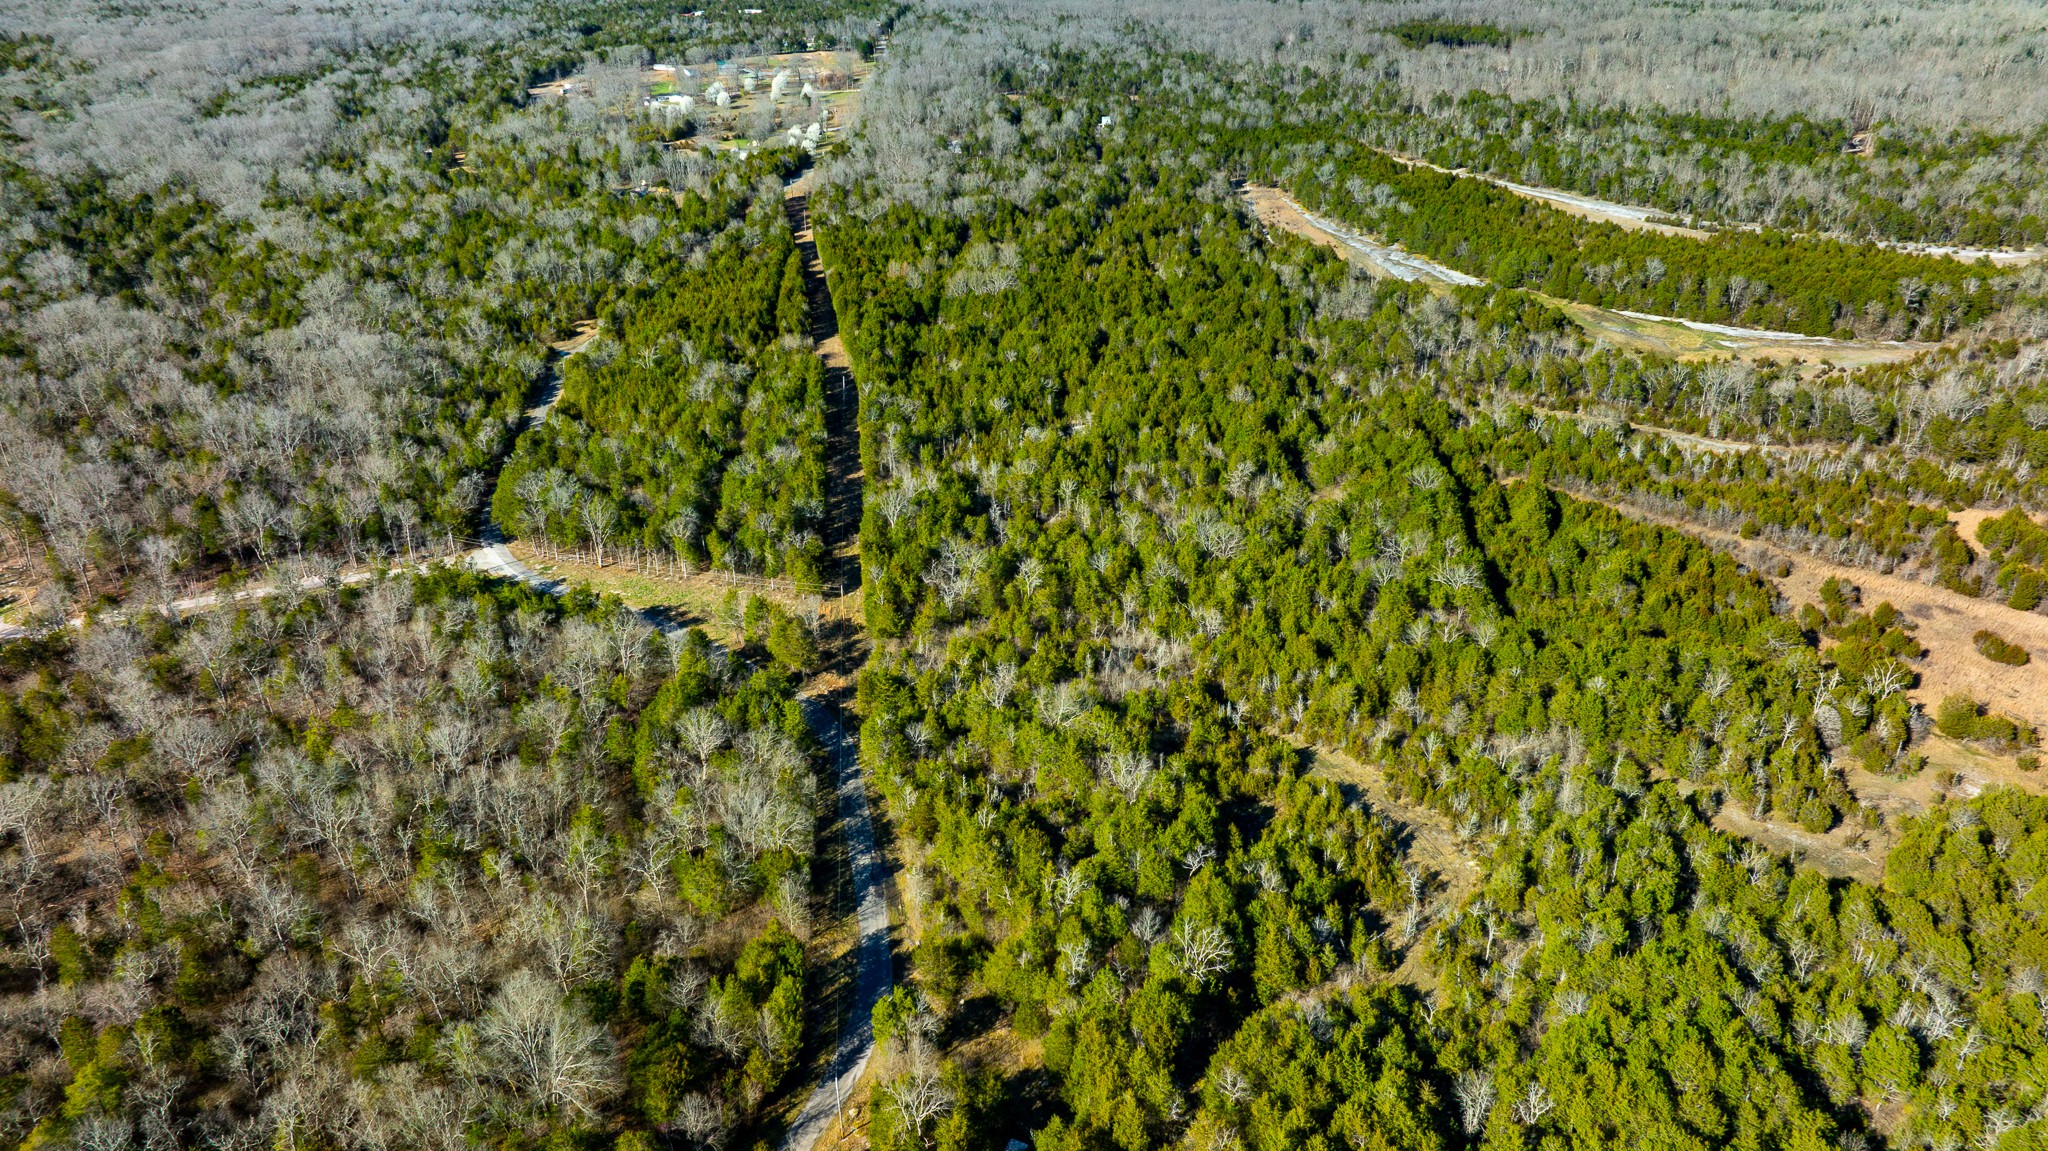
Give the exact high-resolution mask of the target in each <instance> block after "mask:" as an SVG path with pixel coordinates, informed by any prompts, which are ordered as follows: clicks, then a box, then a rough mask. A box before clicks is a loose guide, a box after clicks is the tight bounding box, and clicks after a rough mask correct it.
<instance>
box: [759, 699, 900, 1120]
mask: <svg viewBox="0 0 2048 1151" xmlns="http://www.w3.org/2000/svg"><path fill="white" fill-rule="evenodd" d="M803 707H804V718H805V719H806V720H808V721H809V722H810V725H811V730H812V731H813V732H815V733H816V734H817V737H818V742H820V743H822V744H824V745H825V747H826V748H827V749H828V750H829V751H831V753H832V763H833V767H834V770H835V772H836V774H837V777H838V781H839V789H838V790H839V823H840V833H841V835H842V836H843V837H844V839H845V841H846V855H847V861H848V864H849V866H850V868H851V870H852V872H853V887H854V890H855V891H856V892H858V893H859V906H858V909H857V911H856V918H857V919H858V921H859V924H860V939H859V941H858V942H857V943H856V944H855V945H854V948H855V951H854V977H853V1004H852V1007H851V1014H850V1017H849V1018H848V1019H847V1021H846V1026H845V1027H844V1028H843V1029H842V1030H841V1031H840V1032H839V1043H838V1045H837V1047H836V1048H835V1049H834V1050H833V1053H832V1062H831V1063H830V1064H828V1065H827V1066H826V1068H825V1074H824V1077H823V1078H822V1079H820V1080H819V1081H818V1085H817V1087H816V1088H814V1089H813V1090H812V1091H811V1097H810V1098H809V1099H807V1100H805V1101H804V1105H803V1107H802V1109H801V1110H799V1111H798V1112H797V1113H796V1117H795V1118H794V1119H792V1120H791V1121H790V1125H789V1134H788V1136H787V1137H785V1138H784V1139H783V1142H782V1145H783V1147H784V1148H785V1149H786V1151H810V1149H811V1147H812V1146H813V1145H814V1144H816V1143H817V1141H818V1137H819V1136H820V1135H823V1134H824V1133H825V1129H826V1128H827V1127H830V1126H831V1124H832V1120H833V1118H834V1117H835V1116H837V1115H838V1113H839V1109H840V1107H841V1106H842V1105H843V1104H844V1103H845V1101H846V1100H847V1098H848V1097H850V1096H851V1095H852V1094H853V1089H854V1087H855V1086H856V1085H858V1084H859V1082H860V1076H861V1072H862V1071H864V1070H865V1069H866V1068H867V1065H868V1058H869V1056H871V1055H873V1054H874V1048H875V1036H874V1013H875V1004H877V1003H879V1002H881V1001H882V997H883V996H885V995H887V994H889V987H890V983H891V980H892V978H893V976H892V973H891V961H890V957H889V907H888V903H887V902H886V900H885V899H884V897H883V892H882V883H883V873H882V864H881V855H880V853H879V852H877V851H876V849H875V827H874V823H873V821H872V820H871V819H870V818H869V815H868V793H867V782H866V780H865V779H864V778H863V776H862V774H861V767H860V742H859V740H857V739H856V738H855V737H854V736H852V735H850V734H848V733H847V731H846V729H845V728H843V727H841V726H840V724H839V717H838V712H837V709H836V708H834V707H833V706H832V705H831V704H829V703H826V702H824V701H823V700H816V699H806V700H804V701H803Z"/></svg>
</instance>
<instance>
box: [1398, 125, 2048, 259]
mask: <svg viewBox="0 0 2048 1151" xmlns="http://www.w3.org/2000/svg"><path fill="white" fill-rule="evenodd" d="M1376 151H1378V152H1379V153H1380V154H1381V155H1383V156H1385V157H1387V158H1388V159H1390V160H1395V161H1398V162H1400V163H1403V164H1407V165H1408V166H1410V167H1416V168H1428V169H1429V170H1430V171H1432V172H1442V173H1443V174H1444V175H1446V176H1462V177H1464V178H1466V179H1469V180H1484V181H1486V182H1487V183H1489V184H1492V185H1494V186H1495V187H1499V188H1505V189H1506V190H1508V191H1510V192H1513V193H1514V194H1515V195H1517V196H1521V197H1523V198H1524V199H1529V200H1536V201H1539V202H1541V203H1544V204H1548V205H1550V206H1551V207H1553V208H1556V209H1558V210H1559V211H1561V212H1566V213H1569V214H1570V215H1573V216H1577V217H1579V218H1580V219H1582V220H1596V221H1599V222H1600V223H1604V224H1614V225H1616V226H1618V227H1622V228H1627V229H1629V230H1631V231H1638V232H1661V233H1663V234H1664V235H1667V236H1685V237H1688V238H1691V239H1696V240H1705V239H1709V238H1711V237H1712V236H1713V234H1714V233H1713V232H1710V231H1707V230H1706V229H1703V228H1689V227H1686V226H1685V225H1683V224H1677V223H1673V222H1671V214H1670V213H1669V212H1666V211H1664V210H1663V209H1661V208H1648V207H1644V206H1642V205H1640V204H1621V203H1616V202H1615V201H1613V200H1602V199H1600V198H1598V197H1596V196H1582V195H1579V194H1578V193H1577V192H1566V191H1562V190H1560V189H1557V188H1541V187H1536V186H1534V185H1530V184H1517V183H1515V182H1514V181H1513V180H1505V179H1502V178H1501V177H1499V176H1490V175H1487V174H1486V173H1484V172H1474V171H1473V170H1471V169H1470V168H1445V167H1441V166H1439V165H1436V164H1432V163H1430V162H1429V161H1427V160H1423V159H1420V158H1418V157H1415V156H1409V155H1404V154H1402V153H1400V152H1390V151H1388V150H1387V149H1385V148H1380V149H1376ZM1726 227H1727V228H1729V229H1735V230H1740V231H1752V232H1754V231H1761V230H1762V225H1759V224H1728V225H1726ZM1821 238H1825V239H1834V240H1841V241H1842V242H1844V243H1852V244H1853V243H1874V244H1875V245H1876V246H1877V247H1880V248H1890V249H1892V250H1893V251H1897V252H1911V253H1913V254H1915V255H1922V256H1948V257H1950V258H1952V259H1956V260H1962V261H1964V262H1975V261H1977V260H1979V259H1984V260H1989V261H1991V262H1992V264H1994V265H1996V266H1997V267H2001V268H2017V267H2022V266H2024V265H2027V264H2031V263H2034V262H2035V261H2037V260H2041V259H2044V258H2048V248H2039V247H2036V248H1969V247H1964V246H1961V245H1957V244H1917V243H1907V242H1904V241H1898V240H1875V241H1870V240H1856V239H1852V238H1850V237H1848V236H1825V237H1821Z"/></svg>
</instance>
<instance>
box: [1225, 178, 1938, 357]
mask: <svg viewBox="0 0 2048 1151" xmlns="http://www.w3.org/2000/svg"><path fill="white" fill-rule="evenodd" d="M1244 196H1245V200H1246V202H1247V203H1248V204H1249V205H1250V206H1251V209H1252V214H1253V215H1254V216H1256V217H1258V219H1259V221H1260V222H1261V223H1263V224H1265V225H1266V226H1267V227H1269V228H1279V229H1281V230H1283V231H1287V232H1292V233H1294V234H1295V235H1297V236H1300V237H1302V238H1303V239H1306V240H1308V241H1309V242H1311V243H1315V244H1320V245H1322V246H1324V247H1326V248H1331V249H1334V250H1335V251H1336V252H1337V254H1338V255H1340V256H1342V257H1344V259H1346V260H1348V261H1350V262H1351V263H1354V264H1357V265H1359V266H1361V267H1363V268H1365V269H1366V270H1367V271H1368V272H1370V273H1372V274H1373V275H1376V276H1389V277H1392V278H1394V279H1397V280H1407V281H1410V282H1419V283H1426V284H1435V285H1448V284H1459V285H1466V286H1473V285H1479V284H1483V283H1485V282H1486V281H1484V280H1481V279H1478V278H1477V277H1474V276H1470V275H1467V274H1465V273H1464V272H1460V271H1458V270H1456V269H1455V268H1447V267H1445V266H1443V265H1442V264H1438V263H1436V262H1435V261H1433V260H1429V259H1426V258H1424V257H1421V256H1417V255H1415V254H1414V253H1411V252H1406V251H1403V250H1401V249H1400V248H1396V247H1391V246H1389V245H1386V244H1382V243H1380V242H1378V241H1377V240H1374V239H1373V238H1372V237H1370V236H1366V235H1364V234H1362V233H1359V232H1357V231H1354V230H1352V229H1349V228H1346V227H1344V226H1343V225H1342V224H1338V223H1336V222H1334V221H1331V220H1326V219H1323V218H1321V217H1319V216H1316V215H1315V214H1313V213H1310V212H1308V211H1305V210H1304V209H1303V208H1302V207H1301V205H1299V204H1297V203H1295V202H1294V199H1293V198H1292V197H1290V196H1288V195H1287V193H1285V192H1283V191H1281V190H1280V189H1278V188H1272V187H1267V186H1265V185H1262V184H1247V185H1245V188H1244ZM1530 294H1531V295H1533V296H1536V297H1537V298H1538V299H1540V300H1543V301H1544V302H1546V303H1548V304H1550V305H1551V306H1553V307H1555V308H1558V309H1559V310H1561V311H1563V312H1564V313H1565V314H1566V315H1567V316H1570V317H1571V318H1572V320H1573V321H1574V322H1575V323H1577V324H1578V325H1579V326H1580V327H1581V328H1584V329H1585V330H1586V331H1587V332H1589V333H1591V334H1592V335H1594V336H1596V337H1598V338H1600V339H1603V340H1606V341H1607V342H1609V343H1611V344H1615V345H1617V346H1620V347H1625V348H1633V349H1636V350H1638V351H1646V352H1652V353H1655V354H1657V355H1662V356H1670V357H1672V358H1674V359H1680V360H1701V359H1720V358H1725V357H1730V356H1732V357H1735V358H1737V359H1746V360H1761V359H1773V360H1791V361H1801V362H1807V363H1816V364H1821V363H1827V364H1841V365H1844V366H1855V365H1860V364H1872V363H1891V362H1895V361H1899V360H1905V359H1910V358H1912V357H1913V356H1916V355H1919V354H1920V353H1921V352H1924V351H1926V350H1928V349H1929V348H1931V347H1933V346H1934V345H1931V344H1909V343H1903V342H1898V341H1857V340H1832V339H1828V338H1825V337H1821V336H1804V335H1800V334H1798V333H1795V332H1771V331H1764V330H1761V329H1754V328H1734V327H1729V326H1728V325H1726V324H1707V323H1701V322H1699V321H1696V320H1680V319H1675V318H1671V317H1667V316H1651V315H1646V314H1644V313H1640V312H1623V311H1616V310H1615V309H1612V308H1600V307H1595V306H1593V305H1591V304H1580V303H1574V302H1572V301H1570V300H1560V299H1556V298H1554V297H1551V296H1545V295H1543V294H1542V293H1540V292H1532V293H1530Z"/></svg>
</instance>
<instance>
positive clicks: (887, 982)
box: [783, 172, 895, 1151]
mask: <svg viewBox="0 0 2048 1151" xmlns="http://www.w3.org/2000/svg"><path fill="white" fill-rule="evenodd" d="M783 208H784V211H785V212H786V213H787V215H788V216H789V227H790V231H791V233H792V234H793V235H794V237H795V239H796V244H797V252H798V254H799V255H800V257H801V258H802V260H803V269H804V292H805V295H806V297H807V299H808V301H809V304H810V314H811V338H812V339H813V340H815V341H816V342H817V349H816V350H817V354H818V359H819V360H820V361H821V362H822V364H823V365H824V369H825V403H826V415H825V427H826V434H827V437H828V439H827V443H826V458H825V484H826V491H825V505H826V509H825V519H826V536H825V538H826V541H827V546H828V547H829V548H830V549H831V551H830V566H829V568H828V571H827V573H826V575H827V578H828V579H831V580H834V581H836V582H839V583H841V584H843V585H844V586H845V587H846V589H847V590H848V592H849V593H850V594H851V593H856V592H857V591H858V589H859V587H860V580H861V557H860V521H861V486H862V482H863V476H862V472H861V462H860V391H859V387H858V386H857V384H856V383H855V381H854V378H853V370H852V364H851V362H850V361H849V360H848V359H847V355H846V345H845V344H844V342H843V341H842V340H841V339H840V335H839V315H838V313H837V312H836V311H835V310H834V309H833V306H832V292H831V289H830V288H829V287H828V285H827V284H826V271H825V264H824V261H823V259H822V258H821V257H820V256H819V254H818V244H817V239H816V237H815V235H814V234H813V233H812V231H811V205H810V178H809V173H808V172H806V173H805V175H804V176H803V177H800V178H798V179H797V180H795V181H793V182H792V183H791V184H790V185H789V188H788V190H787V192H786V194H785V196H784V199H783ZM866 657H867V643H866V637H865V633H860V634H859V635H857V636H856V638H855V642H853V643H851V644H848V645H845V646H844V647H843V648H841V649H840V650H839V652H838V654H837V657H836V659H837V662H838V663H839V664H840V665H842V666H839V667H836V668H835V669H833V670H834V671H836V672H837V673H838V674H839V676H840V677H842V682H844V681H847V680H850V678H851V677H852V676H853V675H855V674H857V673H858V671H859V666H860V664H861V663H862V662H863V661H865V659H866ZM805 708H806V710H805V714H806V716H807V717H810V718H811V722H812V725H813V728H814V730H816V731H817V732H818V735H819V739H820V741H821V742H823V743H825V744H826V746H827V747H828V748H830V749H831V750H832V755H833V764H834V767H835V769H836V773H837V781H838V784H837V791H838V796H839V822H838V826H837V828H835V829H834V834H833V835H831V836H830V837H829V838H830V840H831V842H833V843H834V844H835V845H836V851H837V853H838V857H839V860H840V861H841V866H839V867H838V868H837V869H836V870H838V871H839V873H840V878H841V879H842V880H843V881H844V891H845V893H846V894H847V895H848V896H849V897H850V900H851V903H852V913H853V914H852V921H853V922H852V927H853V929H854V936H853V940H852V944H851V947H850V948H847V949H843V950H840V951H838V953H837V954H834V955H831V956H829V957H828V959H829V961H831V962H833V963H834V964H835V965H836V966H837V967H838V968H839V970H838V971H837V972H836V973H832V974H830V975H828V976H827V977H826V978H823V979H820V980H819V982H820V983H822V984H824V986H825V988H826V996H825V999H826V1001H825V1002H823V1003H820V1004H819V1005H818V1008H817V1009H816V1010H815V1011H814V1013H813V1016H812V1017H813V1019H814V1020H820V1021H823V1020H832V1021H834V1024H835V1025H836V1028H837V1034H838V1038H837V1040H836V1042H835V1043H834V1045H833V1049H832V1055H831V1058H830V1060H829V1062H828V1063H827V1064H826V1065H825V1066H824V1068H823V1069H822V1070H821V1071H820V1072H819V1076H818V1080H817V1085H816V1086H815V1087H813V1088H812V1090H811V1093H810V1095H809V1096H808V1097H807V1098H806V1099H805V1100H804V1102H803V1104H802V1105H801V1106H800V1107H799V1108H798V1110H797V1112H796V1114H795V1115H794V1116H792V1117H791V1119H790V1123H789V1128H788V1133H787V1135H786V1136H785V1137H784V1139H783V1147H784V1148H786V1149H787V1151H811V1148H812V1147H813V1146H815V1145H817V1144H818V1143H819V1141H820V1140H821V1139H822V1138H823V1137H824V1136H825V1135H826V1134H827V1133H828V1132H830V1131H831V1130H833V1128H834V1127H835V1126H836V1125H839V1124H840V1123H841V1122H842V1120H843V1119H844V1118H845V1115H846V1108H847V1104H848V1102H849V1101H850V1100H851V1099H852V1098H853V1097H854V1095H855V1093H856V1089H857V1088H858V1087H859V1086H860V1084H861V1076H862V1074H863V1073H864V1072H865V1071H866V1069H867V1065H868V1062H869V1060H870V1059H871V1058H872V1056H873V1055H874V1047H875V1041H874V1030H873V1017H874V1009H875V1005H876V1004H877V1003H879V1002H881V1000H882V997H883V996H885V995H887V994H888V993H889V989H890V986H891V984H892V982H893V981H894V978H895V959H894V954H893V948H892V942H891V937H890V930H889V905H888V894H887V893H888V883H889V876H888V868H886V867H885V866H884V864H883V859H882V855H881V852H880V850H879V849H878V847H877V843H876V835H875V826H874V821H873V818H872V816H871V814H870V811H869V807H868V798H867V780H866V777H865V775H864V774H863V772H862V770H861V762H860V748H859V743H858V741H857V739H856V738H855V737H854V736H853V735H851V734H849V733H848V732H846V731H845V730H844V729H843V728H842V727H840V725H839V720H838V718H837V714H838V710H839V709H838V707H837V705H836V704H835V703H834V702H832V701H830V700H825V699H813V700H807V701H806V704H805ZM849 959H850V960H851V967H852V971H851V973H850V975H849V974H848V973H847V972H846V971H845V967H846V966H847V965H848V964H847V961H848V960H849Z"/></svg>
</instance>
